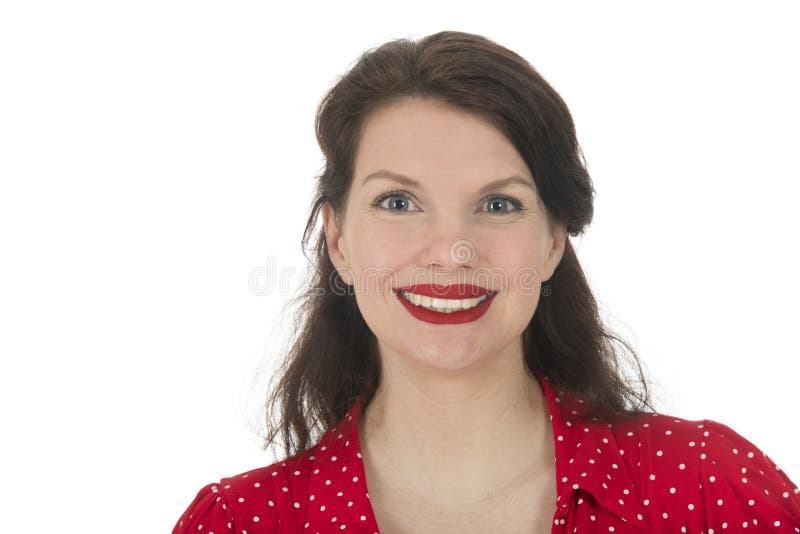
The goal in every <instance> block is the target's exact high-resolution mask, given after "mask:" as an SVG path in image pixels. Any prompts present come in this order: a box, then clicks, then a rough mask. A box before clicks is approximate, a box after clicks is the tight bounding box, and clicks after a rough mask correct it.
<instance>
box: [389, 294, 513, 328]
mask: <svg viewBox="0 0 800 534" xmlns="http://www.w3.org/2000/svg"><path fill="white" fill-rule="evenodd" d="M496 294H497V293H492V294H491V295H489V296H488V297H487V298H485V299H484V300H483V302H481V303H480V304H478V305H477V306H475V307H474V308H470V309H468V310H458V311H454V312H450V313H443V312H438V311H433V310H429V309H427V308H423V307H422V306H417V305H415V304H412V303H411V302H409V301H407V300H406V299H405V298H403V296H402V295H401V294H400V292H396V293H395V295H396V296H397V300H399V301H400V303H401V304H402V305H403V306H405V308H406V309H407V310H408V311H409V313H410V314H411V315H413V316H414V317H416V318H417V319H419V320H420V321H425V322H426V323H433V324H459V323H469V322H472V321H475V320H478V319H480V318H481V317H482V316H483V314H484V313H486V310H488V309H489V306H490V305H491V304H492V300H494V296H495V295H496Z"/></svg>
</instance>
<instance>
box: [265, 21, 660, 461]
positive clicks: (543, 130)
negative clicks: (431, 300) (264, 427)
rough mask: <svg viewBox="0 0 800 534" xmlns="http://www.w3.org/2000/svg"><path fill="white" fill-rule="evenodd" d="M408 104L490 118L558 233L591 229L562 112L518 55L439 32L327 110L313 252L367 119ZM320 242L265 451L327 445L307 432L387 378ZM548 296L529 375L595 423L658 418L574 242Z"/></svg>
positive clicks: (391, 48) (320, 113) (343, 88)
mask: <svg viewBox="0 0 800 534" xmlns="http://www.w3.org/2000/svg"><path fill="white" fill-rule="evenodd" d="M403 97H420V98H428V99H435V100H437V101H440V102H444V103H446V104H449V105H451V106H454V107H456V108H458V109H460V110H464V111H467V112H469V113H473V114H476V115H479V116H480V117H482V118H483V119H485V120H488V121H490V123H491V124H493V125H494V126H495V127H496V128H498V130H499V131H501V132H502V133H503V134H504V135H505V136H506V137H507V138H508V139H509V140H510V141H511V142H512V143H513V145H514V146H515V148H516V149H517V151H518V152H519V154H520V155H521V156H522V157H523V159H524V160H525V162H526V163H527V164H528V166H529V168H530V169H531V172H532V174H533V176H534V179H535V182H536V188H537V191H538V192H539V195H540V197H541V201H542V202H543V203H544V205H545V208H546V210H547V212H548V216H549V217H550V218H551V221H559V222H563V223H564V224H565V226H566V228H567V232H568V233H569V234H570V235H572V236H577V235H579V234H581V233H583V232H584V230H585V228H586V227H587V226H588V224H589V223H590V222H591V219H592V215H593V198H594V193H595V192H594V188H593V186H592V181H591V178H590V177H589V174H588V172H587V170H586V164H585V160H584V156H583V153H582V152H581V149H580V146H579V144H578V141H577V139H576V134H575V126H574V123H573V121H572V116H571V115H570V112H569V110H568V109H567V106H566V104H565V103H564V101H563V100H562V99H561V97H560V96H559V95H558V94H557V93H556V92H555V90H553V88H552V87H551V86H550V85H549V84H548V83H547V82H546V81H545V80H544V78H543V77H542V76H541V75H540V74H539V73H538V72H537V71H536V70H535V69H534V68H533V67H532V66H531V65H530V64H529V63H528V62H527V61H526V60H525V59H523V58H522V57H520V56H519V55H517V54H516V53H514V52H512V51H510V50H508V49H506V48H504V47H502V46H500V45H498V44H496V43H495V42H493V41H491V40H489V39H487V38H485V37H482V36H480V35H474V34H469V33H464V32H457V31H443V32H439V33H435V34H433V35H429V36H427V37H424V38H421V39H419V40H418V41H414V40H410V39H398V40H393V41H390V42H387V43H385V44H383V45H381V46H379V47H377V48H375V49H372V50H368V51H367V52H365V53H363V54H362V55H361V57H360V58H359V59H358V61H357V62H356V63H355V65H354V66H353V67H352V68H351V69H350V70H349V71H348V72H347V73H346V74H345V75H344V76H342V77H341V78H340V79H339V80H338V81H337V82H336V84H335V85H334V86H333V87H332V88H331V89H330V90H329V91H328V93H327V94H326V95H325V96H324V98H323V99H322V101H321V102H320V105H319V108H318V110H317V115H316V124H315V126H316V134H317V141H318V143H319V146H320V148H321V150H322V152H323V155H324V156H325V168H324V171H323V172H322V174H321V175H320V176H318V177H317V183H316V193H315V198H314V201H313V204H312V207H311V212H310V215H309V218H308V222H307V225H306V229H305V232H304V234H303V239H302V246H303V249H304V253H305V251H306V248H307V243H308V239H309V237H310V235H311V233H312V231H313V230H314V227H315V225H316V221H317V216H318V213H319V211H320V209H321V208H322V206H323V204H324V203H325V202H328V203H330V205H331V207H332V208H333V211H334V213H335V214H336V216H337V218H343V216H344V212H345V209H346V199H347V196H348V192H349V188H350V185H351V181H352V178H353V163H354V157H355V153H356V148H357V143H358V139H359V134H360V130H361V126H362V124H363V123H364V119H365V117H367V116H368V115H369V114H370V113H371V112H373V111H374V110H376V109H377V108H378V107H379V106H382V105H385V104H388V103H390V102H392V101H395V100H397V99H400V98H403ZM340 220H341V219H340ZM316 238H317V240H316V245H315V247H314V256H313V258H311V259H310V260H309V261H311V263H312V267H313V271H314V274H313V275H312V277H311V279H310V281H309V285H308V287H307V288H306V289H305V290H304V293H302V294H301V295H300V296H299V297H297V298H296V299H293V301H295V300H300V301H301V306H300V309H299V311H300V313H299V315H298V317H299V322H300V324H299V333H298V335H297V337H296V339H295V341H294V343H293V345H291V348H290V350H289V352H288V354H287V356H286V358H285V359H284V360H283V361H282V366H281V368H279V369H278V374H277V375H276V376H278V377H279V379H278V382H277V386H276V387H274V388H271V390H272V393H271V394H270V396H269V398H268V399H267V414H268V416H267V424H268V435H267V437H266V438H265V443H264V448H267V447H268V446H269V445H270V444H273V443H274V442H275V439H276V436H277V435H278V434H279V433H280V434H282V436H283V446H284V449H285V453H286V455H287V456H292V455H294V454H297V453H299V452H302V451H304V450H306V449H308V448H309V447H310V446H312V445H314V444H315V443H316V442H317V440H318V439H319V437H320V435H313V436H312V435H311V431H312V429H313V428H314V425H315V424H316V425H318V431H319V432H320V433H321V432H323V431H325V430H327V429H330V428H332V427H333V426H334V425H335V424H336V423H337V422H338V421H339V420H340V419H341V418H342V417H344V414H345V412H346V411H347V410H348V409H349V408H350V407H351V405H352V404H353V402H354V401H355V400H356V398H357V397H363V403H364V404H363V406H364V407H365V408H366V406H368V404H369V401H370V400H371V399H372V397H373V395H374V393H375V391H376V389H377V388H378V385H379V383H380V380H381V365H380V359H379V352H378V349H377V343H376V339H375V336H374V334H373V333H372V331H371V330H370V329H369V328H368V326H367V324H366V322H365V321H364V319H363V317H362V316H361V313H360V312H359V309H358V306H357V304H356V299H355V297H354V294H353V292H352V286H347V285H345V283H344V282H343V281H342V279H341V278H340V277H339V275H338V273H337V271H336V269H335V268H334V266H333V264H332V263H331V260H330V257H329V255H328V249H327V244H326V242H325V235H324V230H322V229H321V230H320V231H319V232H318V233H317V234H316ZM306 257H307V258H308V256H306ZM541 295H542V298H541V299H540V300H539V303H538V306H537V309H536V311H535V313H534V315H533V318H532V319H531V321H530V323H529V324H528V326H527V328H526V329H525V331H524V333H523V347H524V357H525V364H526V366H527V369H528V370H529V371H534V370H536V371H539V372H541V373H542V374H543V375H545V376H546V377H547V378H548V379H549V380H550V381H551V382H552V383H553V384H554V385H556V386H560V387H562V388H564V389H565V390H567V391H569V392H572V393H574V394H575V395H576V396H577V397H578V398H582V399H584V400H585V405H586V406H588V411H587V412H585V417H586V418H589V417H594V418H599V419H600V420H603V421H606V422H614V421H618V420H622V419H628V418H631V417H636V416H639V415H643V414H646V413H652V412H654V411H655V410H653V408H652V406H651V404H650V397H649V393H648V385H647V380H646V378H645V376H644V373H643V371H642V366H641V364H640V362H639V359H638V357H637V356H636V354H635V352H634V351H633V349H632V348H631V347H630V345H629V344H627V343H626V342H625V341H623V340H621V339H620V338H618V337H617V336H615V335H613V334H612V333H610V332H609V331H608V330H607V328H606V327H605V326H604V325H603V323H602V321H601V319H600V317H599V314H598V307H597V302H596V301H595V298H594V296H593V295H592V292H591V290H590V287H589V284H588V282H587V280H586V277H585V276H584V273H583V270H582V269H581V266H580V264H579V263H578V259H577V257H576V255H575V251H574V250H573V248H572V246H571V244H570V241H569V239H567V241H566V247H565V250H564V254H563V256H562V259H561V262H560V263H559V265H558V267H557V268H556V270H555V272H554V273H553V275H552V276H551V277H550V279H549V280H548V281H546V282H545V283H543V285H542V293H541ZM613 341H618V342H620V343H621V344H622V345H624V346H625V348H627V349H628V350H629V351H630V354H631V359H632V361H633V362H634V364H635V367H636V369H637V381H636V382H633V383H629V382H628V381H627V380H626V379H625V378H624V377H623V375H622V371H621V367H620V356H621V353H620V352H619V351H618V350H617V349H616V348H615V346H614V344H613ZM276 405H279V408H280V413H279V414H278V412H276V411H275V410H274V407H275V406H276ZM270 414H271V415H272V416H273V417H270Z"/></svg>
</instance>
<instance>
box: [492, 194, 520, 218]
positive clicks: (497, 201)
mask: <svg viewBox="0 0 800 534" xmlns="http://www.w3.org/2000/svg"><path fill="white" fill-rule="evenodd" d="M483 202H484V206H490V208H489V213H491V214H493V215H494V214H497V215H505V214H506V213H513V212H514V211H522V202H520V201H519V200H518V199H516V198H513V197H507V196H505V195H495V196H491V197H488V198H487V199H485V200H484V201H483ZM507 204H510V205H511V206H513V207H514V209H513V210H512V211H497V210H495V209H492V208H498V209H499V210H503V206H505V205H507Z"/></svg>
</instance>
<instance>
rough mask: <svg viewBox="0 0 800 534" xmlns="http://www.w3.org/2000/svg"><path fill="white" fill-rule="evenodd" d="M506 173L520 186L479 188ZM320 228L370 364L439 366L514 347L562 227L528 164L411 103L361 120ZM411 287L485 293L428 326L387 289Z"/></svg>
mask: <svg viewBox="0 0 800 534" xmlns="http://www.w3.org/2000/svg"><path fill="white" fill-rule="evenodd" d="M377 171H389V172H390V173H395V174H400V175H404V176H406V177H408V178H411V179H412V180H414V181H416V182H417V183H418V185H411V184H409V183H401V182H398V181H397V180H393V179H391V178H390V177H387V176H386V175H375V177H371V178H369V179H367V180H365V178H367V177H369V176H370V175H372V174H373V173H376V172H377ZM510 176H517V177H519V178H521V180H519V181H518V182H513V181H512V182H510V183H508V184H506V185H503V186H499V187H494V186H490V185H489V184H490V183H491V182H494V181H496V180H498V179H502V178H506V177H510ZM520 182H521V183H520ZM390 191H396V192H395V193H393V194H392V196H388V197H387V196H385V195H386V194H387V193H389V192H390ZM382 196H383V198H382V199H381V197H382ZM509 199H510V200H509ZM515 202H518V203H519V207H518V206H517V205H515ZM323 224H324V227H325V232H326V240H327V245H328V251H329V254H330V256H331V260H332V261H333V264H334V266H335V267H336V269H337V271H338V272H339V273H340V275H341V276H342V278H343V279H344V280H345V281H346V282H347V283H348V284H351V285H353V286H354V289H355V293H356V300H357V303H358V307H359V309H360V311H361V314H362V315H363V317H364V319H365V320H366V322H367V324H368V325H369V327H370V328H371V329H372V331H373V333H374V334H375V336H376V337H377V339H378V342H379V347H380V351H381V356H382V357H387V356H389V357H398V356H399V357H403V358H406V359H407V360H408V361H410V362H412V363H415V364H418V365H424V366H426V367H427V368H438V369H440V370H458V369H467V368H472V367H473V366H478V367H479V366H481V365H482V364H485V363H488V362H490V361H491V359H492V358H495V357H498V356H499V355H500V354H508V352H509V351H515V350H520V349H521V345H520V340H521V334H522V332H523V330H524V329H525V327H526V326H527V325H528V323H529V321H530V319H531V317H532V316H533V313H534V311H535V310H536V306H537V303H538V301H539V290H540V286H541V283H542V282H543V281H546V280H547V279H548V278H549V277H550V276H551V275H552V273H553V271H554V269H555V268H556V266H557V265H558V262H559V261H560V259H561V255H562V253H563V249H564V242H565V239H566V232H565V229H564V227H563V225H559V226H558V227H555V228H551V227H550V226H549V225H548V219H547V214H546V212H545V211H544V210H543V209H542V208H541V207H540V206H539V201H538V196H537V192H536V190H535V184H534V181H533V177H532V175H531V172H530V170H529V169H528V166H527V165H526V164H525V162H524V160H523V159H522V157H521V156H520V155H519V153H518V152H517V151H516V149H515V148H514V146H513V145H512V144H511V143H510V142H509V141H508V140H507V139H506V138H505V137H504V136H503V135H502V134H501V133H500V131H498V130H497V129H495V128H494V127H493V126H492V125H490V124H489V123H487V122H485V121H483V120H482V119H480V118H479V117H477V116H475V115H471V114H467V113H464V112H462V111H459V110H457V109H455V108H453V107H450V106H447V105H446V104H443V103H440V102H436V101H433V100H424V99H420V98H405V99H403V100H401V101H399V102H395V103H392V104H390V105H388V106H385V107H382V108H380V109H378V110H377V111H375V112H373V114H371V115H370V116H369V117H368V118H367V120H366V122H365V124H364V128H363V130H362V137H361V139H360V142H359V145H358V150H357V154H356V158H355V166H354V175H353V183H352V186H351V188H350V192H349V195H348V198H347V208H346V215H345V218H344V221H335V220H334V219H333V214H332V210H331V209H330V206H329V205H328V204H325V205H324V207H323ZM413 284H438V285H450V284H472V285H474V286H478V287H481V288H485V289H488V290H491V291H493V292H496V293H497V294H496V295H494V297H492V299H491V302H490V303H489V306H488V308H485V310H486V311H485V313H483V315H481V316H480V317H479V318H478V319H475V320H471V321H466V322H455V323H453V322H451V323H449V324H438V323H437V322H431V321H429V320H423V319H420V318H418V317H417V316H415V315H414V314H412V313H411V312H410V311H409V309H408V308H407V305H404V303H403V302H402V301H401V300H399V298H398V296H396V294H395V291H394V288H397V287H406V286H410V285H413ZM545 298H546V297H545ZM434 313H437V314H438V313H439V312H434Z"/></svg>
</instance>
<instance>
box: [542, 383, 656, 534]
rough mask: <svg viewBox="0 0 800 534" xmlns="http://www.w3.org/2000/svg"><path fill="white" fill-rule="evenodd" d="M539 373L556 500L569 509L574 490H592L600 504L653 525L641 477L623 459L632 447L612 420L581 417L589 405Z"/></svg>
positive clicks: (631, 520)
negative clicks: (618, 433)
mask: <svg viewBox="0 0 800 534" xmlns="http://www.w3.org/2000/svg"><path fill="white" fill-rule="evenodd" d="M534 374H535V375H536V377H537V378H538V379H539V383H540V384H541V386H542V391H543V392H544V396H545V398H546V399H547V407H548V411H549V412H550V420H551V423H552V425H553V438H554V440H555V448H556V479H557V480H556V488H557V490H556V494H557V497H556V505H557V506H558V507H559V509H564V510H566V509H567V508H568V503H569V501H570V495H571V494H572V493H575V492H580V491H584V492H589V493H591V494H592V496H593V497H594V499H595V501H596V502H597V503H598V504H599V505H600V506H602V507H603V508H605V509H606V510H608V511H610V512H612V513H613V514H614V515H616V516H617V517H619V518H620V519H622V520H623V521H625V522H627V524H629V525H631V526H633V527H636V528H639V529H642V530H650V529H651V525H650V523H649V521H648V519H647V512H646V511H645V510H644V508H643V507H642V498H641V495H640V491H639V485H638V484H637V483H636V480H637V477H635V475H634V474H633V473H631V472H629V470H628V467H627V465H628V464H627V462H626V461H624V459H623V455H624V454H630V453H631V451H630V450H628V451H625V450H623V449H622V448H620V446H619V445H618V443H617V439H616V437H615V434H614V432H613V431H612V430H613V425H611V424H609V423H603V422H601V421H598V420H597V419H594V418H592V419H590V421H589V422H585V421H581V420H579V419H578V416H579V415H581V414H583V413H584V411H585V410H586V409H587V407H586V404H585V403H584V402H583V400H582V399H579V398H578V397H577V396H575V395H572V394H570V393H568V392H567V391H566V390H565V389H564V388H561V387H558V386H556V385H555V384H553V383H552V382H550V380H549V379H548V378H547V377H545V376H544V375H543V374H541V373H539V372H535V373H534ZM612 479H613V480H614V484H613V487H614V488H622V490H623V493H622V494H620V495H617V494H616V493H617V492H614V491H613V490H612V489H610V488H611V486H612V484H611V482H610V481H611V480H612ZM624 490H627V492H628V493H624Z"/></svg>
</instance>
